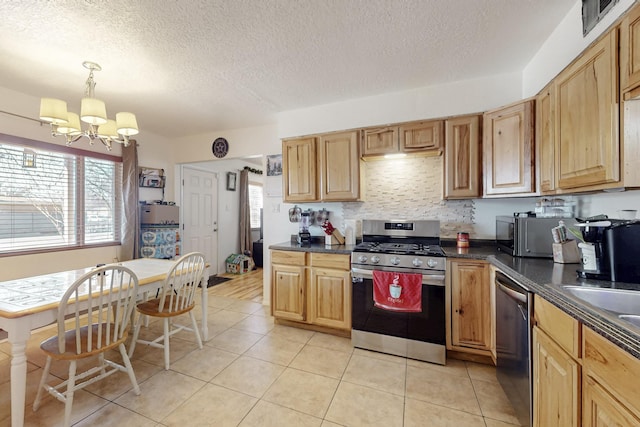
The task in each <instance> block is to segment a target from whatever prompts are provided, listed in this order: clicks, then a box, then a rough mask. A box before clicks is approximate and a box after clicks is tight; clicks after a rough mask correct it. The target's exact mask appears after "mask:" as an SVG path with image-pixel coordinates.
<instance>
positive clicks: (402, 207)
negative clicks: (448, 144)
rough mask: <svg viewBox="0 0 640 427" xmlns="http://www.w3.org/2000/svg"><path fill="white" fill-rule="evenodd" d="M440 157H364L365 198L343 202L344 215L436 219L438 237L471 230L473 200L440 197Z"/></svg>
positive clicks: (345, 216) (374, 217) (354, 217)
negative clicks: (367, 158) (437, 221)
mask: <svg viewBox="0 0 640 427" xmlns="http://www.w3.org/2000/svg"><path fill="white" fill-rule="evenodd" d="M442 164H443V158H442V156H439V157H410V158H403V159H394V160H391V159H385V160H375V161H368V162H366V163H365V165H364V167H365V168H366V172H365V173H366V175H365V180H366V185H365V188H366V190H365V191H366V193H365V200H366V201H365V202H345V203H343V215H344V218H345V219H438V220H440V226H441V232H440V233H441V237H444V238H453V237H455V236H456V233H457V232H459V231H466V232H471V231H472V230H473V222H474V203H473V200H442V168H443V166H442Z"/></svg>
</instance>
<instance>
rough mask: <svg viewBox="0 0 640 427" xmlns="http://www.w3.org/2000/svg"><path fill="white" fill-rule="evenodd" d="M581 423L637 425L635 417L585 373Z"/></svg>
mask: <svg viewBox="0 0 640 427" xmlns="http://www.w3.org/2000/svg"><path fill="white" fill-rule="evenodd" d="M582 393H583V396H584V398H583V403H582V405H583V406H582V425H583V426H584V427H622V426H625V427H626V426H629V427H631V426H639V425H640V418H638V417H636V416H635V415H634V414H633V413H632V412H630V411H629V410H628V409H627V408H626V407H624V406H623V405H622V404H621V403H620V402H619V401H618V400H617V399H615V398H614V397H613V396H611V395H610V394H609V393H608V392H607V390H606V389H605V388H604V387H603V386H602V385H600V384H599V383H598V382H597V381H596V380H595V379H594V378H592V377H591V376H589V375H585V378H584V381H583V386H582Z"/></svg>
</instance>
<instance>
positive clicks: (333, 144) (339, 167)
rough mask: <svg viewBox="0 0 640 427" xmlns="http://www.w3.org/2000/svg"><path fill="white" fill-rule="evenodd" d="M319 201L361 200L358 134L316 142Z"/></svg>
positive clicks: (322, 139)
mask: <svg viewBox="0 0 640 427" xmlns="http://www.w3.org/2000/svg"><path fill="white" fill-rule="evenodd" d="M318 154H319V156H318V157H319V162H318V167H319V170H320V174H319V182H320V200H324V201H345V200H358V199H359V198H360V160H359V157H358V132H357V131H353V132H341V133H332V134H327V135H320V137H319V143H318Z"/></svg>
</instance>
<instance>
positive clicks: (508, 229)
mask: <svg viewBox="0 0 640 427" xmlns="http://www.w3.org/2000/svg"><path fill="white" fill-rule="evenodd" d="M560 220H562V221H564V222H565V224H566V225H567V227H569V226H571V225H573V224H574V223H575V220H574V219H573V218H535V217H518V216H497V217H496V243H497V245H498V250H500V251H502V252H505V253H508V254H509V255H512V256H517V257H532V258H553V248H552V246H551V245H552V244H553V236H552V234H551V229H552V228H553V227H557V226H558V223H559V221H560Z"/></svg>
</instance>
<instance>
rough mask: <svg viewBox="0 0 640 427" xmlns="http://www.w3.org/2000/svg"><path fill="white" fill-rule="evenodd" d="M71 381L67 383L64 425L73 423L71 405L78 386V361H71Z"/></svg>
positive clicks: (67, 425) (66, 426) (65, 426)
mask: <svg viewBox="0 0 640 427" xmlns="http://www.w3.org/2000/svg"><path fill="white" fill-rule="evenodd" d="M68 381H69V382H68V383H67V393H66V396H65V405H64V427H69V426H70V425H71V407H72V405H73V394H74V392H75V387H76V361H75V360H72V361H70V362H69V380H68Z"/></svg>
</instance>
